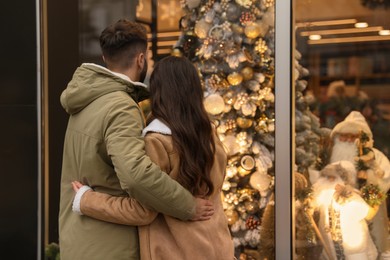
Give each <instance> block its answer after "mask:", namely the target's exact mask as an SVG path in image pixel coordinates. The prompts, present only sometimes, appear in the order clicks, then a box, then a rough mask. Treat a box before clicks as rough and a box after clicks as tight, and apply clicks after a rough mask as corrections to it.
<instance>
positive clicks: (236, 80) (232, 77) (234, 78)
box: [227, 72, 243, 86]
mask: <svg viewBox="0 0 390 260" xmlns="http://www.w3.org/2000/svg"><path fill="white" fill-rule="evenodd" d="M227 80H228V82H229V83H230V84H231V85H233V86H237V85H239V84H240V83H241V82H242V80H243V77H242V75H241V74H240V73H237V72H233V73H231V74H229V75H228V77H227Z"/></svg>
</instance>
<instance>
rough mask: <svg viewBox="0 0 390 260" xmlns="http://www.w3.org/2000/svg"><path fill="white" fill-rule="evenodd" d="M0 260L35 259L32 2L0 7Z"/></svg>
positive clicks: (34, 101) (35, 118)
mask: <svg viewBox="0 0 390 260" xmlns="http://www.w3.org/2000/svg"><path fill="white" fill-rule="evenodd" d="M0 31H1V40H0V53H1V55H0V57H1V62H0V122H1V126H0V136H1V138H0V165H1V166H0V167H1V170H0V174H1V183H2V187H1V189H0V198H1V199H0V201H1V214H0V254H1V256H0V258H1V259H36V257H37V234H38V232H37V221H38V217H37V213H38V188H37V187H38V151H37V149H38V145H37V142H38V138H37V133H38V131H37V125H38V123H37V101H36V100H37V73H36V71H37V65H36V64H37V58H36V55H37V50H36V12H35V1H24V2H23V4H20V3H19V2H18V1H2V2H1V5H0Z"/></svg>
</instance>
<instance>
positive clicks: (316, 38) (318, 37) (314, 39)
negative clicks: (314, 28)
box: [309, 34, 321, 41]
mask: <svg viewBox="0 0 390 260" xmlns="http://www.w3.org/2000/svg"><path fill="white" fill-rule="evenodd" d="M309 39H310V40H312V41H318V40H320V39H321V35H319V34H312V35H310V36H309Z"/></svg>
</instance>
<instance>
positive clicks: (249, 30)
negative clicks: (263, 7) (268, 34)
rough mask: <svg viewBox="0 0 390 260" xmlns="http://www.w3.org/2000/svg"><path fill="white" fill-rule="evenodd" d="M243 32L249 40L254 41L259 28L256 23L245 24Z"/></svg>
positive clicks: (259, 30)
mask: <svg viewBox="0 0 390 260" xmlns="http://www.w3.org/2000/svg"><path fill="white" fill-rule="evenodd" d="M244 32H245V35H246V37H248V38H249V39H255V38H256V37H258V36H259V35H260V33H261V28H260V25H259V24H258V23H254V22H251V23H247V24H246V26H245V30H244Z"/></svg>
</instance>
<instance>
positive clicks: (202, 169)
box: [73, 56, 234, 260]
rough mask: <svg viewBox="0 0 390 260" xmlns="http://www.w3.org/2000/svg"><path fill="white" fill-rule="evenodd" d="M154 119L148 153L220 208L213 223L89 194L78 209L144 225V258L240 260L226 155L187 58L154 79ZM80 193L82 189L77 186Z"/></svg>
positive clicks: (169, 62) (164, 66) (167, 64)
mask: <svg viewBox="0 0 390 260" xmlns="http://www.w3.org/2000/svg"><path fill="white" fill-rule="evenodd" d="M150 94H151V112H152V113H151V114H152V116H151V119H150V120H148V121H149V122H150V123H149V124H148V126H147V127H146V128H145V129H144V131H143V134H144V135H145V144H146V146H145V150H146V153H147V154H148V155H149V157H150V158H151V159H152V161H154V162H155V163H156V164H157V165H159V166H160V167H161V169H162V170H163V171H164V172H166V173H168V174H169V175H170V177H172V178H174V179H175V180H177V181H178V182H179V183H180V184H181V185H182V186H184V187H185V188H187V189H188V190H189V191H190V192H191V193H192V194H193V195H194V196H197V197H206V198H208V199H209V200H211V201H212V202H213V204H214V210H215V212H214V214H213V216H212V217H211V219H210V220H207V221H196V222H192V221H187V222H185V221H180V220H177V219H175V218H172V217H169V216H165V215H162V214H159V213H157V212H155V211H153V210H151V209H147V208H145V207H143V206H142V205H141V204H139V203H138V202H137V201H135V200H133V199H131V198H124V197H113V196H110V195H107V194H103V193H98V192H91V191H88V192H85V193H84V194H82V193H83V190H84V191H85V190H86V189H87V188H86V187H85V186H84V187H82V188H81V189H80V191H79V192H78V194H77V195H76V199H75V205H74V207H75V210H76V211H78V210H79V206H78V200H79V198H80V196H82V198H81V206H80V210H81V213H82V214H84V215H86V216H90V217H93V218H96V219H100V220H104V221H109V222H113V223H118V224H125V225H138V226H139V239H140V251H141V259H191V260H193V259H213V260H217V259H221V260H226V259H234V246H233V242H232V239H231V236H230V233H229V229H228V223H227V219H226V216H225V214H224V211H223V208H222V202H221V189H222V183H223V180H224V176H225V166H226V162H227V161H226V160H227V158H226V154H225V151H224V149H223V147H222V143H221V142H220V141H219V139H218V137H217V136H216V134H215V132H214V129H213V127H212V125H211V123H210V120H209V118H208V116H207V113H206V111H205V109H204V106H203V91H202V87H201V83H200V79H199V77H198V73H197V70H196V69H195V67H194V66H193V64H192V63H191V62H190V61H189V60H188V59H186V58H179V57H174V56H169V57H166V58H164V59H162V60H161V61H160V62H159V63H158V64H157V65H156V67H155V69H154V71H153V73H152V75H151V78H150ZM73 186H74V189H75V190H76V191H77V190H78V189H79V188H80V187H81V184H80V183H78V182H74V183H73Z"/></svg>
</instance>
